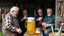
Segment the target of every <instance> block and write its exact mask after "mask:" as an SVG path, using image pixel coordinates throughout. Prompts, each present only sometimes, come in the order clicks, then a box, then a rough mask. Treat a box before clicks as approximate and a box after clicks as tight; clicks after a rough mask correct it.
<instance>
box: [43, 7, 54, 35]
mask: <svg viewBox="0 0 64 36" xmlns="http://www.w3.org/2000/svg"><path fill="white" fill-rule="evenodd" d="M42 26H44V27H46V30H44V36H49V33H50V32H51V31H52V30H51V26H53V27H55V15H53V14H52V9H51V8H48V9H47V15H46V16H45V18H44V22H43V23H42Z"/></svg>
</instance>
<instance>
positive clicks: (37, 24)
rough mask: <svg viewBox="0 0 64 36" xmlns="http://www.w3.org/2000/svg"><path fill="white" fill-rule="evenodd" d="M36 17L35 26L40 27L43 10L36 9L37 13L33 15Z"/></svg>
mask: <svg viewBox="0 0 64 36" xmlns="http://www.w3.org/2000/svg"><path fill="white" fill-rule="evenodd" d="M35 19H36V27H42V22H43V11H42V9H38V11H37V15H36V16H35Z"/></svg>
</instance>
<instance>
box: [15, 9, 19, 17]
mask: <svg viewBox="0 0 64 36" xmlns="http://www.w3.org/2000/svg"><path fill="white" fill-rule="evenodd" d="M18 12H19V9H16V11H14V16H15V17H17V15H18Z"/></svg>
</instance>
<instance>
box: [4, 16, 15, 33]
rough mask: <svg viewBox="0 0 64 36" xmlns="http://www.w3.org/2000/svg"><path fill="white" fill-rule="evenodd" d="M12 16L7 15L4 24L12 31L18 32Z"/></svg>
mask: <svg viewBox="0 0 64 36" xmlns="http://www.w3.org/2000/svg"><path fill="white" fill-rule="evenodd" d="M11 19H12V18H11V16H5V18H4V24H5V26H6V28H7V29H8V30H10V31H12V32H16V27H14V26H13V25H12V20H11Z"/></svg>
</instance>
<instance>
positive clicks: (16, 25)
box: [12, 17, 19, 28]
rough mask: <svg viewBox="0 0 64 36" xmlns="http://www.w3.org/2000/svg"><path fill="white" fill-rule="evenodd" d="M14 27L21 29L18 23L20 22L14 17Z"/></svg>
mask: <svg viewBox="0 0 64 36" xmlns="http://www.w3.org/2000/svg"><path fill="white" fill-rule="evenodd" d="M12 20H13V25H14V26H15V27H16V28H19V23H18V20H17V19H16V18H15V17H13V19H12Z"/></svg>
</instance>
